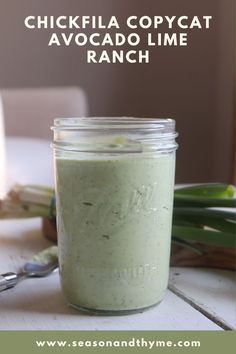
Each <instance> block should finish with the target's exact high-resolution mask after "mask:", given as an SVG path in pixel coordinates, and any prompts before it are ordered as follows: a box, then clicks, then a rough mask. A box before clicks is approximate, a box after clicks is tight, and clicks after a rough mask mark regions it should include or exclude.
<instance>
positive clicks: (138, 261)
mask: <svg viewBox="0 0 236 354" xmlns="http://www.w3.org/2000/svg"><path fill="white" fill-rule="evenodd" d="M52 129H53V131H54V142H53V148H54V160H55V181H56V205H57V226H58V246H59V265H60V277H61V284H62V289H63V293H64V295H65V298H66V300H67V302H68V303H69V304H70V305H72V306H73V307H76V308H78V309H82V310H85V311H91V312H94V313H103V314H108V315H109V314H111V315H115V314H128V313H135V312H141V311H143V310H144V309H146V308H149V307H152V306H154V305H156V304H158V303H159V302H160V301H161V300H162V299H163V297H164V294H165V291H166V288H167V282H168V274H169V257H170V241H171V225H172V209H173V191H174V175H175V151H176V148H177V144H176V142H175V138H176V136H177V134H176V132H175V121H174V120H172V119H149V118H147V119H143V118H125V117H123V118H66V119H65V118H63V119H55V121H54V127H53V128H52Z"/></svg>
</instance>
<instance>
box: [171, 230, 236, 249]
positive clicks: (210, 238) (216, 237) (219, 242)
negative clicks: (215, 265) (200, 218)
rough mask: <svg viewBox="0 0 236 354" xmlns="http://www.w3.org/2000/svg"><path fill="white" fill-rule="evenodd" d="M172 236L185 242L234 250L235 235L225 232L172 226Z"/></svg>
mask: <svg viewBox="0 0 236 354" xmlns="http://www.w3.org/2000/svg"><path fill="white" fill-rule="evenodd" d="M172 236H173V237H178V238H180V239H182V240H185V241H193V242H200V243H205V244H209V245H215V246H221V247H229V248H235V235H232V234H229V233H226V232H218V231H210V230H203V229H197V228H194V227H185V226H175V225H173V228H172Z"/></svg>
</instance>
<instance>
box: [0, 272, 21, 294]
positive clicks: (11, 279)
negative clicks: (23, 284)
mask: <svg viewBox="0 0 236 354" xmlns="http://www.w3.org/2000/svg"><path fill="white" fill-rule="evenodd" d="M17 283H18V275H17V274H16V273H5V274H1V275H0V291H3V290H6V289H9V288H12V287H13V286H15V285H16V284H17Z"/></svg>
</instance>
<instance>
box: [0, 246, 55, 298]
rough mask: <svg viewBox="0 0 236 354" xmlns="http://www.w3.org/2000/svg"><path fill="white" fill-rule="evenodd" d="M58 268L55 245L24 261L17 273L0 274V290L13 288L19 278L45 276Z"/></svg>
mask: <svg viewBox="0 0 236 354" xmlns="http://www.w3.org/2000/svg"><path fill="white" fill-rule="evenodd" d="M57 268H58V258H57V246H52V247H49V248H47V249H46V250H44V251H42V252H39V253H38V254H37V255H35V256H34V257H33V258H32V259H30V260H29V261H28V262H26V263H25V265H24V266H23V268H22V269H21V271H20V272H19V273H12V272H9V273H5V274H1V275H0V291H3V290H6V289H10V288H13V287H14V286H15V285H16V284H18V282H19V281H20V280H23V279H25V278H31V277H45V276H47V275H49V274H50V273H52V272H53V271H54V270H56V269H57Z"/></svg>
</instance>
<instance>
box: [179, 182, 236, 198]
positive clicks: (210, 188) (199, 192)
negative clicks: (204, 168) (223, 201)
mask: <svg viewBox="0 0 236 354" xmlns="http://www.w3.org/2000/svg"><path fill="white" fill-rule="evenodd" d="M234 194H235V188H234V186H233V185H231V184H224V183H210V184H200V185H195V186H189V187H183V188H178V189H176V190H175V195H192V196H199V197H207V198H232V197H233V196H234Z"/></svg>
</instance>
